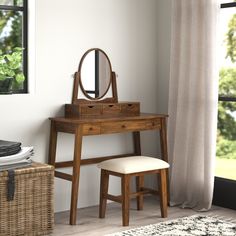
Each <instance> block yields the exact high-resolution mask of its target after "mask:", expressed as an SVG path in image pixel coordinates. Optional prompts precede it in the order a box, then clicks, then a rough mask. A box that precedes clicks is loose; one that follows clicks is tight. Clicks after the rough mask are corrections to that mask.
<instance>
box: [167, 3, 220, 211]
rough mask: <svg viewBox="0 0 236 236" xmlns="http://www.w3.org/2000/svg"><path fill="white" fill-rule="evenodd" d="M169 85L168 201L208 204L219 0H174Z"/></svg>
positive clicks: (211, 180)
mask: <svg viewBox="0 0 236 236" xmlns="http://www.w3.org/2000/svg"><path fill="white" fill-rule="evenodd" d="M172 4H173V7H172V17H173V19H172V46H171V67H170V71H171V72H170V74H171V75H170V84H169V122H168V139H169V156H170V163H171V181H170V191H171V195H170V196H171V205H181V206H182V207H190V208H195V209H197V210H207V209H209V208H210V207H211V201H212V194H213V184H214V160H215V149H216V131H217V97H218V69H217V68H218V65H217V63H216V61H217V60H216V59H217V47H218V40H217V38H218V37H217V28H218V15H219V11H220V4H219V3H218V0H173V3H172Z"/></svg>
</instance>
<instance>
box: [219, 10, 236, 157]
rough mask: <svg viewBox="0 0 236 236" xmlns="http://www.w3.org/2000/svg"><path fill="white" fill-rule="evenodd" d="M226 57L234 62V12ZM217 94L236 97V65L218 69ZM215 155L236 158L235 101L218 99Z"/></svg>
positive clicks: (235, 60)
mask: <svg viewBox="0 0 236 236" xmlns="http://www.w3.org/2000/svg"><path fill="white" fill-rule="evenodd" d="M226 46H227V52H226V58H230V60H231V62H233V63H235V62H236V14H234V15H233V16H232V18H231V19H230V21H229V24H228V32H227V35H226ZM219 95H220V96H227V97H234V98H236V66H234V67H229V68H222V69H221V71H220V81H219ZM217 157H218V158H224V159H235V160H236V102H229V101H220V102H219V105H218V135H217Z"/></svg>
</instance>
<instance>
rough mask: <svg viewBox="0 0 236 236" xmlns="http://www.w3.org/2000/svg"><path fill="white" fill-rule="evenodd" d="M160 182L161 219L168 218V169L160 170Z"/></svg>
mask: <svg viewBox="0 0 236 236" xmlns="http://www.w3.org/2000/svg"><path fill="white" fill-rule="evenodd" d="M158 182H159V193H160V194H159V195H160V206H161V217H163V218H165V217H167V181H166V169H162V170H160V178H158Z"/></svg>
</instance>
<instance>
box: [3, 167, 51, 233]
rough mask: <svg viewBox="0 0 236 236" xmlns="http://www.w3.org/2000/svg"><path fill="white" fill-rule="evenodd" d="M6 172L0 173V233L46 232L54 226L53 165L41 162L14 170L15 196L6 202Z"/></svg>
mask: <svg viewBox="0 0 236 236" xmlns="http://www.w3.org/2000/svg"><path fill="white" fill-rule="evenodd" d="M7 180H8V172H7V171H3V172H0V236H3V235H4V236H13V235H14V236H16V235H24V236H26V235H47V234H49V233H51V232H52V230H53V226H54V212H53V187H54V184H53V183H54V168H53V167H52V166H49V165H46V164H40V163H33V164H32V166H31V167H26V168H21V169H17V170H15V195H14V200H13V201H7Z"/></svg>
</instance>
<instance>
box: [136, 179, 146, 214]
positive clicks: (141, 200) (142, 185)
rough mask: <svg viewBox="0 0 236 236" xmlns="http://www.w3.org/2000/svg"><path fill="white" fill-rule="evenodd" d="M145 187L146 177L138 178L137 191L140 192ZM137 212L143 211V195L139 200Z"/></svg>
mask: <svg viewBox="0 0 236 236" xmlns="http://www.w3.org/2000/svg"><path fill="white" fill-rule="evenodd" d="M143 187H144V176H143V175H142V176H136V191H137V192H139V191H141V190H142V188H143ZM136 199H137V210H143V195H141V196H138V197H137V198H136Z"/></svg>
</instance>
